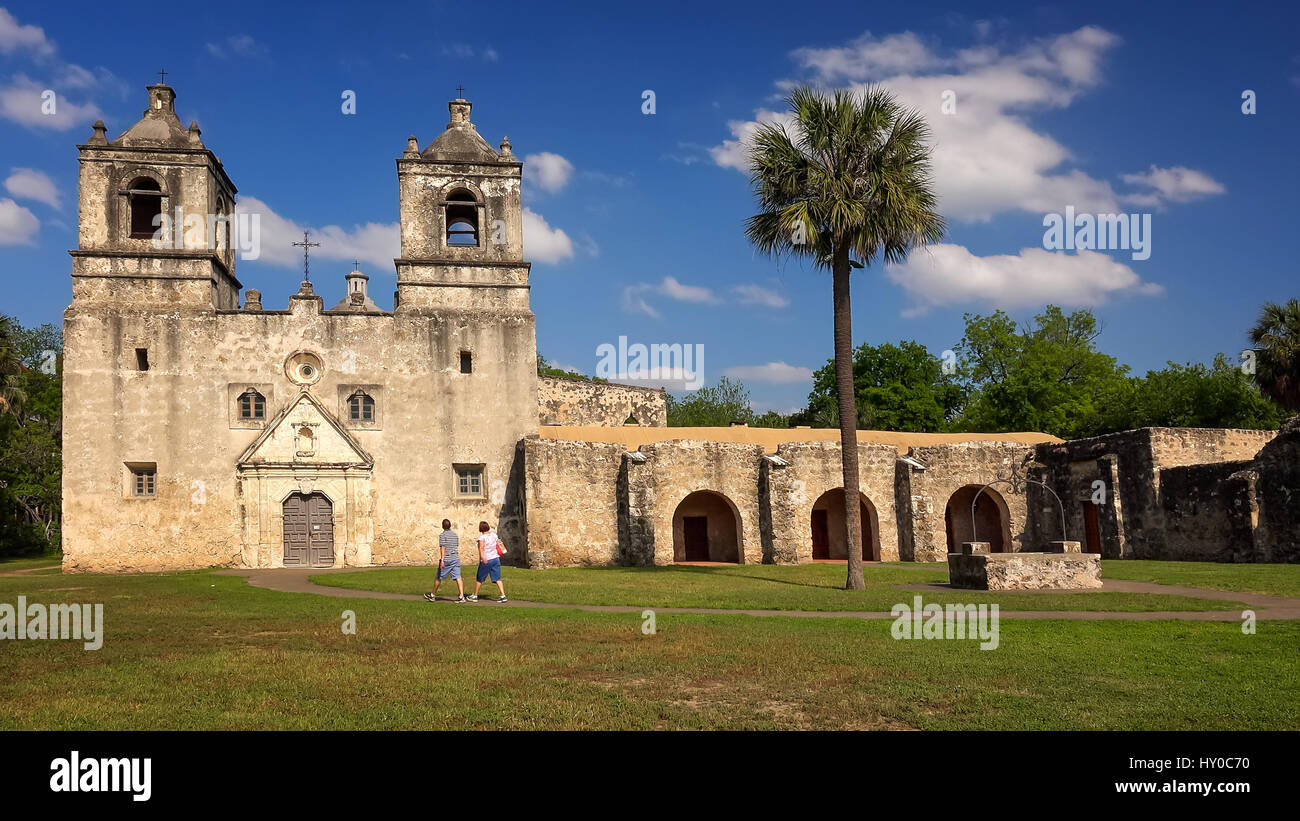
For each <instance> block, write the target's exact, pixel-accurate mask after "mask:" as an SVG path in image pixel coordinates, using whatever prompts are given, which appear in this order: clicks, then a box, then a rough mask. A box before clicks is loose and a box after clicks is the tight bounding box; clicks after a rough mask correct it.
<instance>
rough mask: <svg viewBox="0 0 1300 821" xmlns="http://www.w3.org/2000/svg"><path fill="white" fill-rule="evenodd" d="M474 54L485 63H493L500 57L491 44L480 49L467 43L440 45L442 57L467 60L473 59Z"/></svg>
mask: <svg viewBox="0 0 1300 821" xmlns="http://www.w3.org/2000/svg"><path fill="white" fill-rule="evenodd" d="M476 55H477V56H478V57H479V58H481V59H482V60H483V61H484V62H486V63H495V62H496V61H497V60H498V59H499V58H500V57H501V55H500V54H498V53H497V50H496V49H494V48H492V47H491V46H487V47H485V48H483V49H482V50H480V49H476V48H475V47H474V46H471V45H470V44H469V43H450V44H448V45H445V46H443V47H442V56H443V57H452V58H455V59H457V60H469V59H473V58H474V57H475V56H476Z"/></svg>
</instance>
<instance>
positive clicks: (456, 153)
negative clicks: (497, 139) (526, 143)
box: [420, 97, 501, 163]
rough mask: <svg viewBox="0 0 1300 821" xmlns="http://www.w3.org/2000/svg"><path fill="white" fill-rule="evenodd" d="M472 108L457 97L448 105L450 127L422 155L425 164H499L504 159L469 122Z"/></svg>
mask: <svg viewBox="0 0 1300 821" xmlns="http://www.w3.org/2000/svg"><path fill="white" fill-rule="evenodd" d="M472 108H473V104H472V103H470V101H469V100H466V99H465V98H463V97H457V98H456V99H454V100H452V101H451V102H449V103H447V111H448V112H450V114H451V118H450V121H449V122H448V123H447V127H446V128H445V129H443V132H442V133H441V134H439V135H438V138H437V139H436V140H434V141H433V142H431V143H429V145H428V146H427V147H426V148H425V149H424V151H422V152H420V157H421V158H423V159H426V160H438V161H443V162H446V161H450V162H471V163H472V162H497V161H499V160H500V159H501V155H499V154H497V152H496V151H494V150H493V149H492V146H490V145H488V142H487V140H485V139H483V138H482V137H481V136H479V133H478V129H477V128H476V127H475V126H474V122H473V121H472V120H470V118H469V114H470V110H471V109H472Z"/></svg>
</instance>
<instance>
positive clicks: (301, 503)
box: [63, 82, 1290, 572]
mask: <svg viewBox="0 0 1300 821" xmlns="http://www.w3.org/2000/svg"><path fill="white" fill-rule="evenodd" d="M148 101H149V104H148V109H147V110H146V111H145V112H144V115H143V117H142V119H140V121H139V122H137V123H135V124H134V125H132V126H131V127H130V128H128V129H126V131H124V132H123V133H122V134H121V135H120V136H118V137H117V138H116V139H113V140H109V139H108V134H107V129H106V127H105V125H104V124H103V122H102V121H101V122H97V123H95V125H94V129H93V133H92V136H91V137H90V139H89V140H88V141H87V142H86V143H85V144H83V145H79V146H78V151H79V153H80V192H79V201H78V205H79V225H78V244H77V248H76V249H75V250H72V251H71V252H70V254H71V256H72V283H73V289H72V303H71V305H70V306H69V307H68V309H67V310H66V312H65V314H64V363H63V387H64V394H63V396H64V425H63V465H64V472H63V557H64V558H63V563H64V569H65V570H67V571H101V572H102V571H109V572H112V571H156V570H172V569H183V568H197V567H213V566H221V567H231V566H234V567H365V566H372V565H392V564H431V563H436V561H437V550H438V540H437V536H438V532H439V530H440V526H439V523H440V522H441V521H442V519H444V518H448V519H451V520H452V522H453V523H455V527H456V528H457V529H458V530H459V531H461V533H462V534H463V536H464V535H469V534H471V533H472V531H474V529H475V526H476V524H477V522H478V521H479V520H487V521H489V522H492V523H494V524H496V525H497V528H498V531H499V532H500V534H501V537H502V539H503V540H504V541H505V542H506V544H507V545H509V546H510V547H511V548H512V551H511V554H510V555H511V557H512V558H513V560H514V561H515V562H517V563H520V564H524V565H527V566H530V567H551V566H573V565H596V564H600V565H606V564H626V565H650V564H670V563H673V562H683V561H720V562H740V563H758V562H777V563H791V562H807V561H815V560H834V559H842V558H844V557H845V556H846V555H847V550H848V549H849V548H848V546H846V545H845V543H844V535H843V533H844V530H843V518H844V511H845V505H846V502H847V500H848V499H851V498H852V496H853V495H856V497H857V500H858V504H859V505H860V508H861V513H862V516H863V522H864V533H863V543H862V544H861V545H858V546H855V547H854V548H853V549H855V550H861V551H862V555H863V556H864V558H868V559H883V560H897V559H915V560H918V561H939V560H942V559H943V558H944V557H945V556H946V554H947V553H948V552H949V551H951V550H954V549H955V546H956V545H957V544H958V543H960V542H961V541H970V540H975V539H974V538H972V537H971V536H968V535H967V534H968V533H969V534H972V535H977V536H978V540H981V541H987V542H989V543H990V544H991V545H992V549H993V550H995V551H1013V550H1037V549H1040V547H1039V543H1040V542H1042V541H1044V540H1047V539H1060V538H1063V537H1064V535H1065V534H1062V533H1060V532H1059V531H1060V527H1057V526H1056V525H1055V524H1053V523H1055V522H1057V521H1061V522H1063V525H1062V526H1063V527H1065V528H1066V529H1068V530H1071V531H1074V532H1073V533H1070V538H1075V539H1082V540H1084V542H1085V546H1086V547H1087V549H1089V550H1093V551H1094V552H1100V553H1103V555H1114V556H1123V555H1132V556H1139V557H1150V558H1163V557H1175V555H1174V554H1177V555H1178V557H1182V556H1184V555H1185V554H1187V553H1188V552H1189V551H1193V550H1198V549H1201V548H1202V547H1204V549H1205V550H1210V549H1211V547H1210V544H1211V543H1210V542H1209V541H1208V540H1206V542H1205V545H1204V546H1202V545H1201V544H1200V542H1196V543H1194V544H1193V543H1187V544H1184V542H1185V541H1186V540H1184V541H1181V542H1180V541H1177V539H1178V538H1182V537H1181V536H1178V535H1177V534H1176V533H1174V532H1173V531H1169V532H1170V533H1171V534H1173V535H1170V536H1169V538H1168V539H1166V538H1165V536H1164V535H1162V534H1164V533H1165V532H1166V531H1165V530H1161V526H1163V523H1164V522H1165V521H1166V519H1165V518H1164V517H1165V516H1166V514H1167V513H1168V511H1167V510H1164V509H1162V508H1161V505H1162V500H1161V498H1160V497H1159V496H1158V495H1156V496H1152V495H1151V494H1150V493H1148V490H1149V489H1150V485H1151V482H1150V481H1149V477H1150V476H1151V475H1153V473H1152V472H1153V471H1159V470H1161V469H1162V468H1177V467H1180V466H1185V465H1196V466H1198V467H1199V468H1205V467H1207V464H1206V463H1209V464H1208V466H1209V467H1211V468H1213V470H1211V471H1209V472H1208V473H1205V476H1206V477H1208V478H1203V479H1201V480H1198V481H1205V482H1209V481H1211V480H1213V481H1214V482H1219V481H1220V480H1224V481H1226V480H1227V479H1228V478H1229V474H1228V472H1226V471H1227V468H1228V467H1235V466H1236V465H1237V463H1236V462H1234V461H1233V460H1249V459H1251V458H1252V457H1253V456H1254V455H1255V454H1256V453H1257V452H1259V451H1260V449H1261V447H1263V446H1265V445H1266V443H1268V442H1269V439H1270V438H1271V437H1272V434H1271V433H1267V432H1256V431H1209V432H1193V433H1186V432H1183V431H1180V430H1179V429H1156V430H1155V431H1151V430H1148V431H1146V432H1143V431H1135V432H1129V433H1127V434H1117V435H1115V436H1117V437H1120V438H1118V439H1115V440H1114V441H1108V442H1102V443H1100V444H1098V443H1096V442H1094V441H1093V440H1085V441H1084V442H1083V443H1062V442H1061V441H1060V440H1058V439H1055V438H1054V437H1051V436H1048V435H1045V434H1037V433H1020V434H912V433H884V432H873V431H861V432H860V433H859V436H860V442H859V451H860V453H859V461H860V464H861V471H862V482H861V487H859V488H858V489H857V493H856V494H852V495H850V494H846V493H845V491H844V488H843V487H842V486H841V484H842V482H841V480H840V454H839V438H838V431H836V430H814V429H808V428H796V429H789V430H775V429H751V428H748V427H745V426H744V425H733V426H731V427H726V428H669V427H666V411H665V396H664V393H663V392H662V391H661V390H654V389H648V388H642V387H635V386H629V385H618V384H611V383H601V382H594V381H589V380H580V379H553V378H539V376H538V374H537V364H536V363H537V345H536V324H535V318H534V316H533V313H532V311H531V310H530V307H529V289H530V287H531V286H530V282H529V269H530V266H529V263H528V262H527V261H525V259H524V245H523V234H522V201H521V198H522V189H521V181H522V180H521V177H522V169H523V164H522V163H521V162H520V161H519V159H517V158H516V157H515V155H514V154H513V151H512V148H511V145H510V142H509V141H508V140H505V139H503V140H502V141H501V142H500V144H499V145H498V147H497V148H493V147H492V146H491V145H490V144H489V143H488V142H487V141H486V140H485V139H484V138H483V137H482V136H480V135H479V133H478V131H477V129H476V127H475V125H474V123H473V121H472V120H471V117H470V114H471V104H470V103H469V102H468V101H467V100H465V99H462V98H457V99H455V100H452V101H451V102H450V103H449V104H448V109H449V113H450V121H449V122H448V123H447V125H446V127H445V129H444V130H443V131H442V133H441V134H439V135H437V137H436V138H435V139H433V140H432V141H431V142H429V143H428V144H427V145H426V146H425V147H424V148H421V147H420V143H419V141H417V139H416V138H415V137H414V136H412V137H410V138H409V139H408V141H407V143H406V146H405V150H404V151H402V152H401V156H399V157H397V159H396V163H397V193H398V202H399V206H400V214H401V227H400V234H401V246H400V248H401V250H400V254H401V256H400V257H398V258H397V259H395V260H394V267H395V271H396V275H397V276H396V280H397V291H396V294H395V295H394V298H393V310H391V311H388V310H384V309H382V308H380V307H379V306H378V305H377V304H376V303H375V301H374V300H373V299H372V297H371V295H370V294H369V293H368V289H367V286H368V282H369V280H368V277H367V276H366V274H364V273H363V272H361V271H360V270H353V271H352V272H350V273H348V274H347V275H346V277H345V283H346V292H345V293H346V296H345V298H344V299H343V300H342V301H341V302H339V303H338V304H336V305H334V306H332V307H329V308H326V307H325V304H324V302H323V300H322V298H321V297H320V296H319V295H318V294H317V293H316V292H315V289H314V287H313V285H312V284H311V283H310V282H309V281H303V282H302V283H301V285H300V287H299V288H298V290H297V291H296V292H295V293H292V294H288V295H287V303H288V304H287V307H285V308H278V307H264V305H263V300H262V295H261V294H260V293H258V292H257V291H256V290H252V289H248V290H245V289H243V287H242V286H241V284H240V282H239V280H238V278H237V277H236V271H235V263H236V258H235V257H236V254H235V251H234V249H233V247H232V243H231V241H230V237H229V236H228V234H227V231H226V230H225V229H226V222H225V220H226V219H227V218H229V217H230V215H232V214H233V213H234V203H235V197H236V194H237V189H236V187H235V184H234V182H233V181H232V179H231V177H230V175H229V174H228V172H227V170H226V169H225V167H224V166H223V165H222V163H221V160H220V159H219V158H218V157H217V155H216V154H215V153H213V151H212V150H211V149H209V148H208V147H207V145H206V144H205V142H204V140H203V137H202V134H201V132H200V130H199V128H198V125H197V124H196V123H190V125H189V126H188V127H186V126H184V125H183V124H182V122H181V121H180V119H179V118H178V117H177V115H176V112H175V102H176V94H175V91H174V90H173V89H172V88H171V87H170V86H168V85H166V84H164V83H162V82H159V83H157V84H154V85H151V86H149V87H148ZM160 215H176V218H175V219H160ZM191 217H192V218H194V226H195V227H191V226H190V225H189V224H188V223H189V220H190V218H191ZM213 217H215V218H216V219H215V220H214V219H213ZM182 228H184V230H183V234H182V233H180V232H181V231H182ZM159 232H162V233H163V234H164V236H162V237H158V236H157V233H159ZM169 232H170V234H169ZM306 241H307V240H306V238H304V242H306ZM304 250H306V248H304ZM828 341H829V340H828ZM1171 430H1172V431H1173V433H1168V432H1167V431H1171ZM1159 431H1166V432H1165V433H1159ZM1156 433H1159V438H1158V441H1157V440H1156V438H1153V437H1155V435H1156ZM1123 437H1128V438H1123ZM1100 439H1105V437H1100ZM1288 447H1290V445H1289V446H1288ZM1285 461H1286V460H1279V463H1282V462H1285ZM1215 465H1222V466H1223V468H1222V469H1220V468H1215V467H1214V466H1215ZM1215 470H1218V471H1219V472H1218V473H1215V472H1214V471H1215ZM1203 472H1204V471H1203ZM1220 473H1221V474H1222V475H1220ZM1094 474H1095V475H1097V476H1104V477H1105V478H1106V480H1107V481H1112V482H1113V484H1112V485H1111V487H1112V488H1113V489H1114V490H1113V492H1112V493H1111V494H1110V495H1109V497H1108V498H1106V499H1103V500H1101V501H1100V502H1097V501H1096V500H1095V499H1093V501H1087V499H1089V498H1092V497H1089V496H1088V495H1087V494H1088V493H1089V492H1090V489H1091V485H1090V481H1091V480H1092V477H1093V475H1094ZM1197 475H1198V476H1200V475H1201V474H1197ZM1026 476H1031V477H1032V476H1037V477H1038V478H1039V479H1041V480H1045V482H1044V486H1047V485H1051V486H1053V487H1055V488H1056V490H1057V491H1059V492H1058V493H1054V496H1056V497H1057V499H1056V501H1053V499H1052V498H1050V497H1048V496H1047V495H1046V494H1044V493H1038V492H1036V491H1035V488H1036V487H1038V485H1035V484H1033V483H1030V484H1026V483H1025V482H1024V481H1023V478H1024V477H1026ZM1130 486H1132V487H1131V488H1130ZM1215 487H1217V485H1215ZM1184 490H1186V489H1184ZM1207 492H1208V491H1207ZM1243 492H1244V491H1243ZM1251 492H1252V493H1253V492H1254V491H1253V490H1252V491H1251ZM1288 498H1289V497H1288ZM1261 504H1262V503H1261ZM1257 507H1258V505H1257ZM1272 509H1273V510H1276V509H1277V506H1274V508H1272ZM1157 514H1159V518H1158V519H1157ZM1142 515H1145V516H1146V518H1145V519H1142V518H1141V516H1142ZM1198 515H1202V516H1203V515H1204V514H1203V513H1202V514H1198ZM1224 515H1225V516H1227V515H1229V513H1225V514H1224ZM1135 521H1136V522H1140V523H1142V522H1144V523H1145V525H1146V529H1142V530H1141V531H1140V532H1139V531H1135V530H1133V523H1134V522H1135ZM1216 521H1217V520H1216ZM1225 521H1227V520H1226V519H1225ZM1205 526H1207V525H1206V523H1205V522H1202V523H1200V525H1198V528H1200V529H1203V528H1204V527H1205ZM1198 528H1193V527H1189V528H1188V532H1189V533H1191V532H1193V531H1194V530H1197V529H1198ZM1188 544H1190V545H1191V546H1190V547H1188V546H1187V545H1188ZM1237 549H1239V550H1241V551H1246V550H1247V548H1242V547H1241V546H1240V544H1239V543H1238V548H1237ZM1258 552H1259V551H1256V553H1258ZM1165 554H1169V555H1165ZM1242 555H1244V556H1246V558H1245V559H1244V560H1250V557H1249V555H1248V553H1242ZM1261 555H1262V554H1261ZM1239 560H1240V559H1239ZM1256 560H1258V559H1256ZM1273 560H1275V561H1277V560H1286V559H1278V558H1275V559H1273Z"/></svg>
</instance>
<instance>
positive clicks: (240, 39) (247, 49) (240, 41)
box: [207, 34, 269, 57]
mask: <svg viewBox="0 0 1300 821" xmlns="http://www.w3.org/2000/svg"><path fill="white" fill-rule="evenodd" d="M207 47H208V53H209V54H211V55H212V56H213V57H225V56H226V55H227V53H229V54H232V55H234V56H237V57H260V56H262V55H265V54H266V53H267V52H268V51H269V49H268V48H267V46H266V44H264V43H260V42H258V41H257V40H255V39H253V36H252V35H251V34H232V35H230V36H229V37H227V38H226V39H224V40H222V41H220V42H218V43H208V44H207Z"/></svg>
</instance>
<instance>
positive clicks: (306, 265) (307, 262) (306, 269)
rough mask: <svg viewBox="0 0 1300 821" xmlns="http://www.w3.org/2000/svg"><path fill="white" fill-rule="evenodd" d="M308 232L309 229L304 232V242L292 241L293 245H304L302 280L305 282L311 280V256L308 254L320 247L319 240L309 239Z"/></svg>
mask: <svg viewBox="0 0 1300 821" xmlns="http://www.w3.org/2000/svg"><path fill="white" fill-rule="evenodd" d="M307 233H308V232H307V231H303V232H302V242H294V243H290V244H291V245H294V246H301V247H302V281H303V282H311V267H310V266H311V258H310V257H309V256H308V254H310V253H311V249H312V248H319V247H320V243H319V242H312V241H310V240H309V239H307Z"/></svg>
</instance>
